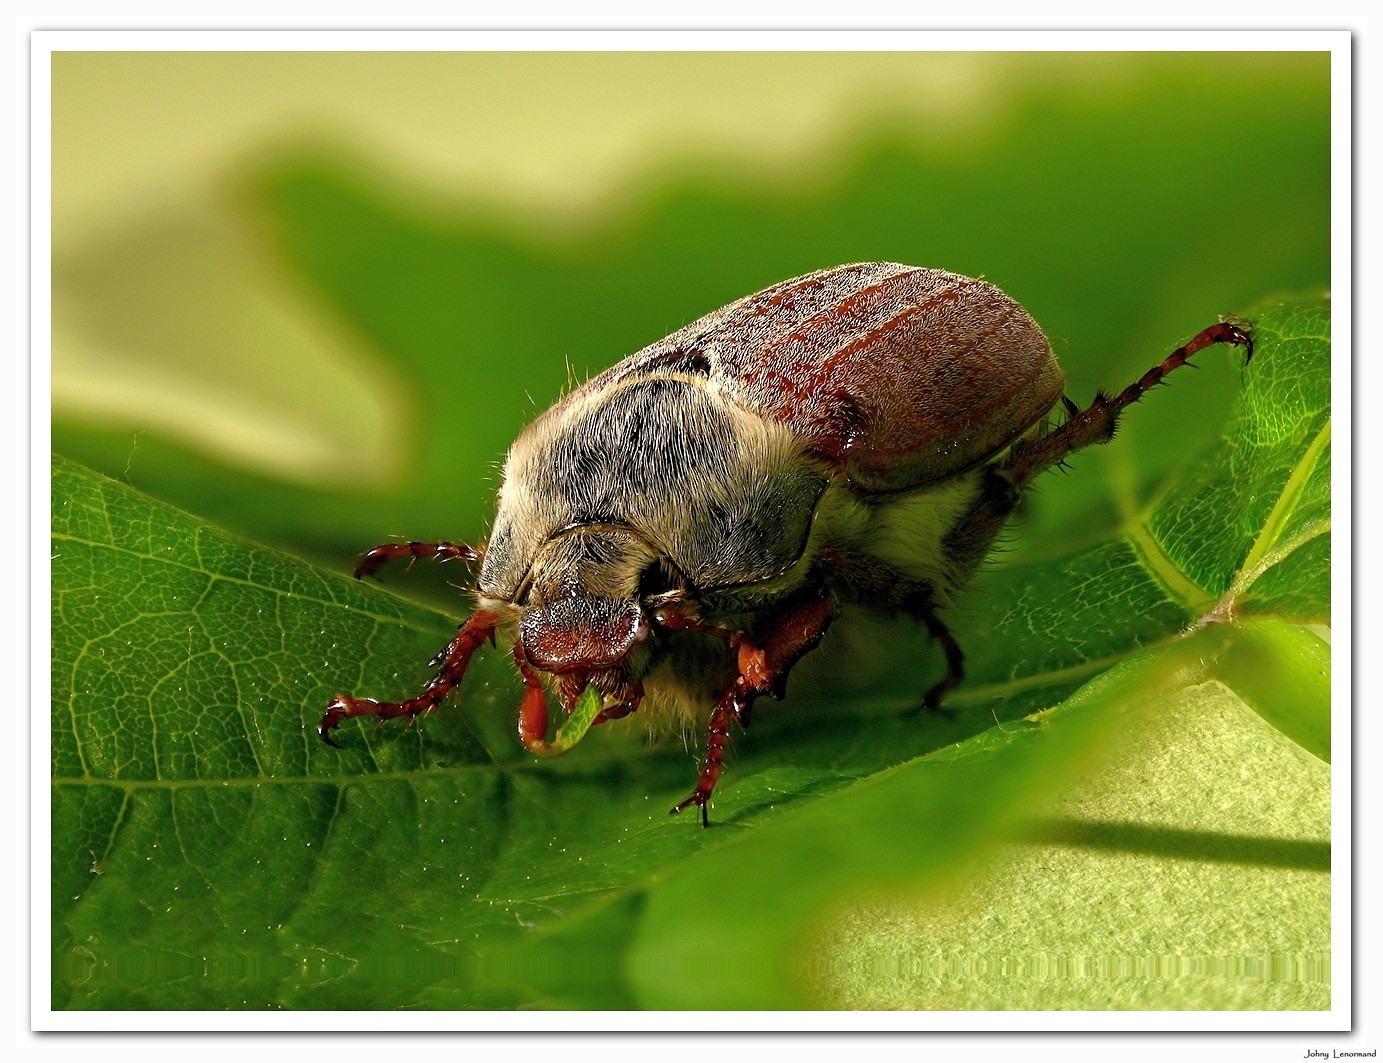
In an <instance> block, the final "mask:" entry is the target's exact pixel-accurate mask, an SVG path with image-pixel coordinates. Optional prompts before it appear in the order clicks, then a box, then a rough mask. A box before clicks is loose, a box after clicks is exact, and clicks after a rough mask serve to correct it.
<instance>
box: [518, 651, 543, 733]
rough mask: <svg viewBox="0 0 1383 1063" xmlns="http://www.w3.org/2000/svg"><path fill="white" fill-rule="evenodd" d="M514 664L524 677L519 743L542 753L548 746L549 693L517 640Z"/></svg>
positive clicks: (520, 706) (520, 704)
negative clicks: (526, 658)
mask: <svg viewBox="0 0 1383 1063" xmlns="http://www.w3.org/2000/svg"><path fill="white" fill-rule="evenodd" d="M514 662H515V663H516V664H517V665H518V666H519V675H521V676H523V700H522V701H520V702H519V741H520V742H522V743H523V745H524V748H525V749H528V750H531V751H532V752H534V753H541V752H543V751H544V748H545V747H546V745H547V691H546V690H544V689H543V683H542V680H540V679H539V678H538V673H536V672H535V671H533V669H532V668H531V667H529V664H528V662H527V661H526V660H524V658H523V647H522V645H521V644H520V643H519V642H518V641H517V640H515V642H514Z"/></svg>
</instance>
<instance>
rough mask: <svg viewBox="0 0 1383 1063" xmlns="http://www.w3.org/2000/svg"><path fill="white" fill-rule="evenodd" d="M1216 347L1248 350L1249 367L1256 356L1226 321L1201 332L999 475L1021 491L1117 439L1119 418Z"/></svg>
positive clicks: (1030, 447)
mask: <svg viewBox="0 0 1383 1063" xmlns="http://www.w3.org/2000/svg"><path fill="white" fill-rule="evenodd" d="M1214 343H1231V344H1234V345H1235V346H1238V347H1243V348H1244V362H1245V363H1247V362H1248V361H1249V359H1250V358H1252V357H1253V340H1252V339H1250V338H1249V334H1248V333H1247V332H1245V331H1244V330H1243V329H1241V328H1239V326H1237V325H1231V324H1228V323H1225V322H1221V323H1220V324H1218V325H1211V326H1210V327H1209V328H1207V329H1202V330H1201V331H1200V332H1198V333H1196V335H1195V336H1194V337H1193V338H1192V339H1191V342H1190V343H1188V344H1186V346H1185V347H1178V348H1177V349H1176V350H1174V351H1173V352H1172V353H1171V354H1169V355H1168V356H1167V357H1166V358H1164V359H1163V360H1162V361H1161V362H1160V363H1158V364H1157V365H1155V366H1153V367H1152V368H1151V369H1149V370H1148V371H1147V372H1146V373H1144V374H1143V375H1142V376H1141V377H1139V378H1138V379H1137V380H1135V381H1134V382H1133V383H1132V384H1130V385H1129V386H1128V387H1126V388H1124V390H1123V391H1121V392H1119V394H1118V395H1116V396H1115V397H1114V398H1110V397H1109V396H1108V395H1106V394H1105V393H1104V392H1098V393H1096V395H1095V401H1094V402H1092V403H1091V404H1090V405H1089V406H1088V407H1086V408H1085V409H1084V410H1080V411H1079V412H1075V413H1073V414H1072V415H1071V418H1070V419H1069V420H1068V421H1067V422H1066V423H1065V424H1063V425H1062V426H1061V427H1060V428H1057V429H1055V430H1054V431H1052V432H1050V433H1048V434H1047V435H1045V436H1043V437H1042V438H1041V439H1039V440H1037V441H1035V442H1032V443H1019V444H1017V445H1016V446H1014V447H1013V449H1012V451H1010V453H1009V456H1008V457H1007V458H1006V459H1005V460H1004V461H1002V462H1000V463H999V471H1000V472H1001V473H1003V475H1004V476H1005V477H1006V478H1007V479H1008V481H1009V482H1010V483H1012V484H1014V485H1015V486H1022V485H1023V484H1025V483H1027V482H1028V481H1029V480H1031V479H1032V478H1033V477H1034V476H1036V475H1038V473H1041V472H1044V471H1045V470H1047V469H1050V468H1051V467H1052V466H1053V465H1057V464H1059V463H1060V462H1061V461H1062V460H1064V459H1065V458H1067V457H1069V456H1070V455H1071V454H1074V453H1075V452H1076V451H1078V450H1081V449H1083V448H1085V447H1088V446H1090V444H1092V443H1108V442H1109V441H1110V440H1111V439H1112V438H1113V437H1114V427H1115V425H1116V424H1118V421H1119V414H1121V413H1122V412H1123V411H1124V410H1125V409H1126V408H1128V407H1129V406H1132V405H1133V404H1134V403H1135V402H1137V401H1138V400H1139V399H1141V398H1142V397H1143V395H1144V394H1145V393H1146V392H1148V391H1149V390H1151V389H1152V388H1155V387H1156V386H1157V385H1158V384H1160V383H1162V381H1163V379H1164V378H1165V377H1166V376H1167V374H1168V373H1170V372H1172V371H1173V370H1175V369H1180V368H1181V367H1182V366H1183V365H1185V364H1186V363H1187V361H1188V360H1189V359H1190V358H1191V356H1192V355H1193V354H1195V353H1196V352H1197V351H1201V350H1204V349H1205V348H1206V347H1209V346H1210V345H1211V344H1214ZM1069 408H1070V405H1069V404H1068V409H1069Z"/></svg>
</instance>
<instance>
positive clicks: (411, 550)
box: [355, 542, 484, 579]
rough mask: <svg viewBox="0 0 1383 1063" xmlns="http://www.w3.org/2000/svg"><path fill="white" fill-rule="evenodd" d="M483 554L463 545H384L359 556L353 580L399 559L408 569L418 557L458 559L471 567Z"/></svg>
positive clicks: (438, 559)
mask: <svg viewBox="0 0 1383 1063" xmlns="http://www.w3.org/2000/svg"><path fill="white" fill-rule="evenodd" d="M483 552H484V551H483V550H477V549H476V548H475V547H473V546H467V545H466V544H465V543H447V542H441V543H385V544H384V545H383V546H376V547H374V548H373V549H370V550H366V551H365V553H364V554H362V555H361V558H360V563H359V564H358V565H356V566H355V578H356V579H364V578H365V577H366V576H372V575H374V574H375V572H377V571H378V570H379V569H380V568H382V567H383V566H384V565H385V564H386V563H387V562H389V561H396V560H398V559H399V558H401V557H406V558H408V567H409V568H412V567H413V562H415V561H417V560H418V558H420V557H421V558H425V559H427V560H431V561H455V560H456V559H457V558H460V559H461V560H462V561H464V562H466V564H468V565H473V564H475V563H476V562H477V561H479V560H480V556H481V554H482V553H483Z"/></svg>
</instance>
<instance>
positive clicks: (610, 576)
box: [516, 524, 668, 693]
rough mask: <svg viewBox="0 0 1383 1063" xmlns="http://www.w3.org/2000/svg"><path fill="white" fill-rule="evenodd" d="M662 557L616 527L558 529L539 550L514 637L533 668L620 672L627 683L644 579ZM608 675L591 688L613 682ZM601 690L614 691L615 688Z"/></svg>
mask: <svg viewBox="0 0 1383 1063" xmlns="http://www.w3.org/2000/svg"><path fill="white" fill-rule="evenodd" d="M667 568H668V562H666V560H665V559H664V558H663V556H662V555H661V554H660V553H659V551H657V550H656V549H654V547H652V546H651V545H650V544H649V543H648V541H647V540H646V539H644V538H643V536H641V535H639V534H638V533H637V532H636V531H634V529H632V528H630V527H628V526H625V525H618V524H581V525H577V526H575V527H570V528H564V529H562V530H561V531H559V532H557V533H556V534H555V535H553V536H552V537H551V538H550V539H548V541H547V542H546V543H544V544H543V547H542V548H541V549H540V550H539V551H538V555H537V556H536V557H535V558H534V560H533V566H532V568H531V569H530V570H529V576H528V579H527V581H526V586H525V588H524V590H523V593H522V595H521V600H520V601H519V602H518V603H516V604H518V605H519V607H520V614H519V641H520V644H521V646H522V649H523V655H524V657H525V659H527V661H528V662H529V663H530V664H531V665H533V666H534V667H535V668H538V669H541V670H542V671H544V672H549V673H551V674H553V675H577V674H581V675H584V676H586V677H591V678H592V681H595V680H594V676H595V675H596V674H598V673H614V672H618V673H619V675H620V678H622V679H624V680H626V681H633V680H636V679H637V678H638V676H637V675H636V674H634V673H635V672H636V671H637V665H638V661H636V660H635V658H636V657H637V656H638V651H639V649H640V646H641V644H642V643H644V641H645V640H646V639H647V637H648V633H649V618H648V615H647V614H646V612H645V607H646V604H647V597H648V595H649V594H650V592H657V591H665V590H666V589H667V584H666V581H665V580H663V579H659V580H656V581H651V580H650V573H661V572H664V571H666V570H667ZM614 680H615V677H614V676H613V675H610V674H607V675H605V676H603V677H602V681H601V682H599V683H598V684H597V685H599V686H601V687H602V689H604V688H606V687H616V686H618V685H619V684H618V683H616V682H615V681H614ZM607 693H615V691H614V690H613V689H611V690H608V691H607Z"/></svg>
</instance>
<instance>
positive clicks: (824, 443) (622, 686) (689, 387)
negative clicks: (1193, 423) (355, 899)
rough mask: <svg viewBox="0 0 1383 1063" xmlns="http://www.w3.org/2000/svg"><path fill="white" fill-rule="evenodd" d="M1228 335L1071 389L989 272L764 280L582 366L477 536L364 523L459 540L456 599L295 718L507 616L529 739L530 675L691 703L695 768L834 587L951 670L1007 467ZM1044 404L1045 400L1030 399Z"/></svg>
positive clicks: (1102, 435)
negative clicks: (660, 334) (1085, 392)
mask: <svg viewBox="0 0 1383 1063" xmlns="http://www.w3.org/2000/svg"><path fill="white" fill-rule="evenodd" d="M1217 343H1226V344H1232V345H1236V346H1240V347H1242V348H1244V351H1245V361H1246V362H1247V360H1248V359H1249V358H1251V357H1252V354H1253V344H1252V340H1251V338H1250V336H1249V334H1248V332H1247V331H1245V329H1244V328H1241V327H1240V326H1239V325H1236V324H1232V323H1227V322H1221V323H1219V324H1215V325H1211V326H1210V327H1208V328H1206V329H1203V330H1202V331H1201V332H1199V333H1198V334H1197V335H1196V336H1195V337H1193V338H1192V339H1191V340H1190V341H1189V342H1188V343H1187V344H1186V345H1185V346H1183V347H1179V348H1177V349H1176V350H1175V351H1173V352H1172V353H1171V354H1170V355H1168V356H1167V357H1166V358H1165V359H1163V360H1162V361H1161V362H1160V363H1159V364H1157V365H1155V366H1154V367H1153V368H1152V369H1150V370H1148V372H1147V373H1145V374H1144V375H1143V376H1142V377H1140V378H1139V379H1138V380H1137V381H1135V382H1134V383H1132V384H1130V385H1129V386H1128V387H1127V388H1125V389H1124V390H1123V391H1122V392H1120V393H1118V394H1117V395H1114V396H1110V395H1107V394H1105V393H1104V392H1098V393H1097V394H1096V396H1095V398H1094V400H1093V402H1092V403H1091V404H1090V405H1089V406H1087V407H1085V408H1084V409H1081V408H1079V407H1078V406H1077V405H1076V404H1075V403H1073V402H1072V401H1071V400H1070V399H1069V398H1066V397H1065V395H1064V393H1063V387H1064V384H1065V376H1064V374H1063V372H1062V370H1061V368H1060V366H1059V365H1058V364H1057V360H1056V357H1055V356H1054V354H1053V352H1052V348H1051V344H1050V343H1049V342H1048V341H1047V338H1046V337H1045V336H1044V335H1043V333H1042V330H1041V329H1040V328H1039V327H1038V326H1037V324H1036V323H1035V322H1034V321H1033V319H1032V318H1031V317H1030V316H1029V315H1028V313H1027V311H1025V310H1024V309H1023V307H1022V306H1020V305H1019V304H1018V303H1017V302H1015V301H1014V300H1013V299H1012V298H1010V297H1009V296H1008V295H1006V294H1005V293H1004V292H1002V291H1000V290H999V289H998V288H997V287H995V286H994V285H992V284H989V283H987V282H986V281H983V280H975V279H972V278H969V277H964V276H960V275H958V274H955V273H949V272H946V271H943V270H938V269H924V268H919V267H914V266H907V265H900V264H897V263H890V262H864V263H855V264H852V265H844V266H839V267H836V268H834V269H826V270H820V271H818V272H815V273H810V274H807V275H805V276H801V277H795V278H792V279H790V280H786V281H783V282H781V283H779V284H775V285H773V286H772V287H770V288H767V289H765V290H764V291H761V292H757V293H755V294H753V295H749V296H746V297H745V298H743V299H740V300H738V301H737V302H734V303H731V304H730V305H728V306H725V307H722V308H721V309H719V310H716V311H714V312H712V313H710V314H708V315H706V316H705V317H702V318H700V319H699V320H697V321H694V322H692V323H691V324H689V325H687V326H686V327H684V328H682V329H679V330H678V331H677V332H674V333H673V334H672V335H670V336H668V337H666V338H664V339H661V340H659V341H658V342H656V343H654V344H651V345H650V346H648V347H645V348H644V349H643V350H641V351H639V352H638V353H636V354H633V355H631V356H630V357H628V358H626V359H624V360H623V361H622V362H620V363H618V364H617V365H615V366H613V367H612V368H610V369H608V370H606V371H605V372H603V373H601V374H599V375H598V376H596V377H594V378H592V379H591V380H589V381H587V382H586V383H585V384H583V385H581V386H580V387H578V388H576V389H575V390H573V391H571V392H570V393H569V394H567V395H566V396H565V397H564V398H562V399H561V400H560V401H559V402H557V403H556V405H554V406H552V407H551V408H550V409H548V410H547V411H546V412H545V413H543V414H541V415H540V416H539V417H538V418H537V419H536V420H534V421H533V422H532V423H531V424H529V425H528V427H527V428H525V429H524V430H523V432H522V433H521V434H520V435H519V437H518V438H517V440H515V442H514V444H513V446H512V447H511V448H510V450H509V453H508V457H507V459H506V461H505V465H504V473H503V479H502V483H501V487H500V490H499V498H498V506H497V511H496V516H495V520H494V524H493V529H492V533H491V535H490V538H489V541H488V542H487V543H485V544H483V545H480V546H474V547H472V546H469V545H465V544H459V543H453V542H446V541H443V542H410V543H389V544H385V545H382V546H377V547H374V548H373V549H372V550H369V551H368V552H367V553H365V554H364V555H363V557H362V558H361V561H360V563H359V565H358V566H357V568H356V571H355V575H356V577H357V578H361V577H363V576H366V575H369V574H372V573H374V572H376V571H377V570H378V569H379V568H380V566H382V565H383V564H385V563H386V562H388V561H390V560H393V559H401V558H407V559H409V561H410V564H411V563H412V561H414V560H417V559H418V558H428V559H434V560H440V561H448V560H461V561H463V562H465V563H467V564H468V565H470V566H472V567H478V569H479V575H478V579H477V581H476V588H475V597H476V608H475V611H474V612H473V613H472V614H471V616H470V618H469V619H468V620H467V621H466V622H465V623H464V624H462V625H461V627H460V629H459V630H458V632H457V634H456V636H455V637H454V638H453V639H452V640H451V642H450V643H449V644H448V645H447V646H446V648H445V649H444V650H443V651H442V652H441V653H440V654H439V655H438V658H437V659H436V661H434V663H435V664H437V665H438V670H437V673H436V675H435V676H434V677H433V678H432V679H431V681H430V682H429V683H428V684H427V686H426V687H425V689H424V690H423V691H422V692H421V693H419V694H417V695H416V696H414V697H411V698H408V699H406V700H403V701H397V702H380V701H376V700H374V699H372V698H357V697H351V696H348V695H345V694H338V695H337V696H336V697H335V698H333V699H332V701H331V702H330V703H329V704H328V705H327V708H326V712H325V715H324V716H323V717H322V720H321V723H320V724H319V726H318V731H319V733H320V734H321V736H322V737H323V738H324V739H325V740H326V741H327V742H329V743H331V744H332V745H335V744H336V743H335V742H334V741H333V738H332V731H333V730H334V729H335V728H336V727H337V726H338V725H340V723H341V722H342V721H343V720H345V719H347V718H350V717H356V716H375V717H378V718H380V719H381V720H384V719H391V718H396V717H407V718H409V719H410V720H412V719H414V718H416V717H418V716H421V715H424V714H426V713H429V712H431V711H432V710H433V709H435V708H436V707H437V706H438V705H440V704H441V703H442V701H443V700H444V699H445V698H446V697H447V696H448V694H450V693H451V692H452V691H453V690H454V689H455V688H456V687H457V686H458V685H459V684H460V682H461V680H462V677H463V676H464V675H465V672H466V668H467V666H468V664H469V662H470V660H471V657H472V655H473V654H474V653H475V651H476V650H478V649H479V648H480V647H481V646H482V645H483V644H484V643H485V642H486V641H491V642H494V641H495V639H496V633H497V632H499V631H500V630H504V631H505V632H506V633H508V632H513V636H514V637H513V656H514V661H515V664H516V665H517V667H518V671H519V675H520V677H521V679H522V681H523V686H524V693H523V695H522V698H521V700H520V704H519V711H518V732H519V739H520V741H521V742H522V743H523V744H524V746H525V747H527V748H528V749H530V750H532V751H534V752H537V753H550V752H553V751H554V750H555V749H557V748H558V747H557V745H555V744H554V743H552V742H550V741H549V740H548V739H547V731H548V695H549V693H551V695H553V696H554V697H555V698H556V700H557V701H558V702H559V703H560V705H561V706H562V708H563V709H564V710H565V711H566V712H567V713H568V714H570V713H571V712H572V711H573V709H574V707H575V706H576V704H577V702H578V700H579V699H581V697H582V695H583V693H584V692H585V691H586V690H587V688H588V687H593V688H595V691H596V692H597V693H598V694H599V696H600V698H601V702H600V705H601V707H600V710H599V713H598V715H596V717H595V720H594V722H595V723H603V722H605V721H607V720H612V719H616V718H618V717H622V716H627V715H629V714H630V713H632V712H634V711H635V710H639V709H642V710H643V712H644V714H645V715H650V716H652V717H654V718H655V719H659V718H662V719H666V718H667V717H668V716H669V714H671V715H673V716H680V717H681V718H682V719H683V720H706V710H707V709H709V720H707V722H706V724H705V726H706V753H705V757H704V759H703V761H702V765H701V770H700V774H699V776H698V778H697V781H696V786H695V788H694V789H693V790H692V792H691V794H690V795H688V796H687V797H686V798H685V799H684V800H682V801H680V802H679V803H678V804H677V805H676V806H675V807H674V808H673V809H672V810H671V811H672V812H674V813H676V812H680V811H682V810H683V809H686V808H688V807H691V806H696V807H697V808H699V809H700V814H701V822H702V825H703V826H706V825H708V823H709V819H708V815H707V805H708V804H709V802H710V799H711V795H712V793H713V791H714V790H715V786H716V782H717V779H718V778H719V776H720V771H721V765H722V762H723V759H724V755H725V746H726V743H727V741H728V739H729V736H730V730H731V725H732V724H733V725H735V726H738V727H741V728H743V727H747V726H748V725H749V721H750V711H751V708H752V706H753V705H754V703H755V701H756V699H758V698H759V697H761V696H763V695H765V694H767V695H769V696H771V697H774V698H781V697H782V696H783V693H784V691H785V687H786V683H787V678H788V674H789V672H790V671H791V670H792V668H793V666H794V664H795V663H796V662H797V661H798V660H799V659H800V658H801V657H802V656H803V655H804V654H806V653H807V652H809V651H810V650H812V649H813V648H814V647H815V646H816V645H817V644H818V643H819V642H820V640H821V638H822V636H823V635H824V634H825V632H826V629H827V627H828V626H829V625H830V624H831V622H832V620H833V619H834V618H835V617H836V616H837V614H838V612H839V610H840V609H841V607H842V605H845V604H850V603H856V604H861V605H863V606H864V607H866V608H870V609H873V610H877V611H880V612H883V613H888V614H895V615H902V616H907V617H912V618H914V619H916V620H919V621H921V622H922V623H923V624H924V625H925V626H926V630H927V631H928V632H929V634H930V635H931V636H932V637H933V638H934V639H935V640H936V641H937V642H938V643H939V644H940V646H941V648H942V650H943V652H944V656H945V661H946V673H945V675H944V676H943V677H942V678H941V679H940V680H938V681H937V682H936V683H935V684H934V685H933V686H932V687H931V688H930V689H929V690H928V691H927V692H926V693H925V694H924V696H923V698H922V705H923V706H925V707H927V708H933V709H934V708H936V707H938V706H939V705H940V703H941V700H942V698H943V697H944V695H945V694H946V692H947V691H949V690H950V689H951V688H952V687H954V686H955V685H956V684H957V683H958V682H960V680H961V678H962V676H963V674H964V666H963V655H962V653H961V649H960V646H959V644H958V643H957V641H956V639H955V637H954V636H953V635H952V634H951V632H950V630H949V629H948V628H947V627H946V625H945V623H943V621H942V619H941V613H942V611H943V610H945V608H946V607H947V606H948V605H949V604H950V603H951V602H952V601H953V599H954V597H955V595H956V594H957V592H958V591H959V590H960V589H961V588H962V587H963V586H964V585H965V583H966V581H967V580H968V579H969V578H970V577H971V575H972V574H973V573H974V571H975V569H976V567H977V566H978V565H979V563H980V562H981V560H982V559H983V558H984V557H985V556H986V554H988V552H989V551H990V549H991V547H992V546H993V544H994V542H995V539H996V538H997V536H998V535H999V533H1000V531H1001V529H1002V528H1003V526H1004V524H1005V522H1006V521H1007V519H1008V518H1009V516H1010V515H1011V514H1012V513H1013V511H1014V509H1015V507H1016V506H1017V504H1018V500H1019V498H1020V496H1021V494H1022V492H1023V490H1024V489H1025V488H1026V487H1027V486H1028V485H1029V484H1030V483H1031V482H1032V480H1033V478H1034V477H1036V476H1037V475H1038V474H1039V473H1041V472H1043V471H1045V470H1047V469H1049V468H1051V467H1052V466H1054V465H1058V464H1061V463H1062V462H1064V460H1065V459H1066V458H1068V457H1069V456H1070V455H1072V454H1074V453H1075V452H1076V451H1079V450H1081V449H1082V448H1084V447H1086V446H1089V445H1091V444H1094V443H1104V442H1108V441H1109V439H1111V438H1112V437H1113V434H1114V429H1115V426H1116V424H1117V422H1118V418H1119V415H1120V414H1121V413H1122V411H1123V410H1124V409H1125V408H1126V407H1128V406H1129V405H1130V404H1132V403H1134V402H1137V401H1138V400H1139V399H1140V398H1141V397H1142V396H1143V394H1144V393H1145V392H1147V391H1148V389H1150V388H1152V387H1154V386H1156V385H1157V384H1159V383H1161V382H1162V380H1163V378H1164V377H1165V376H1166V375H1167V374H1168V373H1170V372H1172V371H1173V370H1175V369H1177V368H1178V367H1180V366H1181V365H1183V364H1185V363H1186V362H1187V360H1188V359H1189V358H1190V357H1191V356H1192V355H1194V354H1195V353H1196V352H1198V351H1200V350H1202V349H1203V348H1205V347H1207V346H1209V345H1211V344H1217ZM1058 405H1061V406H1062V407H1063V409H1064V412H1065V418H1064V420H1063V421H1062V423H1061V424H1059V425H1054V424H1053V421H1052V418H1051V414H1052V413H1053V411H1054V410H1055V409H1056V407H1057V406H1058Z"/></svg>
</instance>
